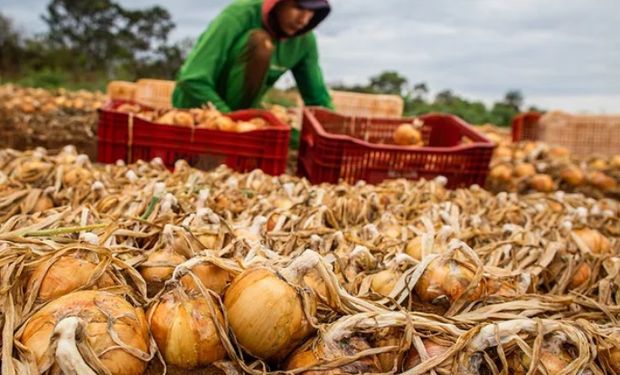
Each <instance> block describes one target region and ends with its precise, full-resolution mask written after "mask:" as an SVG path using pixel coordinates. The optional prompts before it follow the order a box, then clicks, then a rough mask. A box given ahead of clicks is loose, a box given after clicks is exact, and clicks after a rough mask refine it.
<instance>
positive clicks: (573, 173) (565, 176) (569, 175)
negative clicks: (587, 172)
mask: <svg viewBox="0 0 620 375" xmlns="http://www.w3.org/2000/svg"><path fill="white" fill-rule="evenodd" d="M560 178H561V179H562V180H564V181H566V183H568V184H570V185H572V186H580V185H581V184H583V181H584V179H585V177H584V175H583V172H582V171H581V169H579V167H577V166H575V165H571V166H568V167H566V168H565V169H563V170H562V172H560Z"/></svg>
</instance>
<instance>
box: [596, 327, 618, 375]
mask: <svg viewBox="0 0 620 375" xmlns="http://www.w3.org/2000/svg"><path fill="white" fill-rule="evenodd" d="M614 341H615V343H614ZM609 342H610V343H612V346H611V347H610V348H608V349H607V350H605V351H604V352H606V353H608V354H607V357H608V358H609V359H608V361H607V362H608V363H609V365H610V366H611V368H612V369H613V370H614V371H615V372H616V374H620V332H615V333H613V334H612V335H611V340H609ZM600 352H601V350H599V353H600Z"/></svg>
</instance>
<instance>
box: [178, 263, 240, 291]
mask: <svg viewBox="0 0 620 375" xmlns="http://www.w3.org/2000/svg"><path fill="white" fill-rule="evenodd" d="M190 270H191V272H193V273H194V274H195V275H196V276H197V277H198V278H199V279H200V282H201V283H202V285H203V286H204V287H205V288H207V289H209V290H212V291H214V292H215V293H217V294H222V292H223V291H224V288H226V286H227V285H228V283H230V281H231V280H232V274H231V273H230V272H228V271H227V270H225V269H222V268H220V267H218V266H216V265H215V264H211V263H206V262H205V263H199V264H196V265H195V266H193V267H191V268H190ZM181 285H183V287H185V288H186V290H188V291H190V292H197V291H199V290H200V289H199V288H198V286H197V285H196V283H195V282H194V279H192V276H191V275H184V276H183V277H182V278H181Z"/></svg>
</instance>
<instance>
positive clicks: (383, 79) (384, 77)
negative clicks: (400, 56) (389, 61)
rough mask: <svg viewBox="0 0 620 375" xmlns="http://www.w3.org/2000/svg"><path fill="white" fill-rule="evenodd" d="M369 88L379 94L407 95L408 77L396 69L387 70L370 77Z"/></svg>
mask: <svg viewBox="0 0 620 375" xmlns="http://www.w3.org/2000/svg"><path fill="white" fill-rule="evenodd" d="M369 88H370V89H371V90H372V91H373V92H376V93H379V94H391V95H403V96H404V95H406V93H405V91H406V89H407V78H405V77H403V76H401V75H400V74H398V73H397V72H395V71H385V72H383V73H381V74H379V75H376V76H374V77H371V78H370V85H369Z"/></svg>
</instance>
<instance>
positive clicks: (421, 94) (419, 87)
mask: <svg viewBox="0 0 620 375" xmlns="http://www.w3.org/2000/svg"><path fill="white" fill-rule="evenodd" d="M413 95H414V99H417V100H424V98H426V95H428V86H427V85H426V83H425V82H420V83H416V84H415V85H413Z"/></svg>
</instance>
